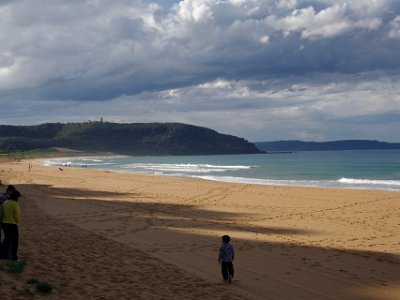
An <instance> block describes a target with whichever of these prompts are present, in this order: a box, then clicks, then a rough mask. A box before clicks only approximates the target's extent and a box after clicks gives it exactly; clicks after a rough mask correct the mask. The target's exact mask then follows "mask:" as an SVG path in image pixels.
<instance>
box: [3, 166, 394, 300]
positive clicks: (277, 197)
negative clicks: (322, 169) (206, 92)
mask: <svg viewBox="0 0 400 300" xmlns="http://www.w3.org/2000/svg"><path fill="white" fill-rule="evenodd" d="M28 163H33V168H32V169H31V170H30V171H29V172H28ZM0 180H1V181H2V183H3V185H4V186H2V187H1V188H2V190H1V192H3V190H5V185H8V184H13V185H15V186H16V187H17V189H18V190H20V191H21V193H22V195H23V197H22V198H21V200H20V206H21V217H22V221H21V224H20V250H19V255H20V258H21V259H22V260H25V261H26V262H27V267H26V269H25V271H24V272H23V273H21V274H11V273H9V272H7V271H6V270H5V267H4V262H3V263H2V264H1V265H0V299H2V300H3V299H4V300H6V299H7V300H8V299H32V296H29V295H25V294H24V290H25V289H26V288H27V284H26V281H27V280H28V279H30V278H38V279H40V280H43V281H47V282H49V283H50V284H51V285H52V286H53V291H52V293H51V294H49V295H42V294H40V293H38V292H35V295H34V298H35V299H41V298H43V299H45V298H46V299H76V300H80V299H226V298H229V299H284V300H285V299H368V300H375V299H385V300H386V299H392V300H395V299H400V193H395V192H383V191H368V190H344V189H342V190H339V189H318V188H296V187H276V186H261V185H248V184H231V183H222V182H212V181H205V180H195V179H184V178H172V177H161V176H150V175H149V176H148V175H136V174H126V173H113V172H109V171H96V170H90V169H74V168H68V167H65V168H63V169H62V171H61V170H59V169H58V168H57V167H44V166H40V164H39V163H38V162H37V161H33V162H32V161H30V162H29V161H19V162H18V161H16V162H14V161H9V162H5V161H4V162H1V163H0ZM223 234H229V235H230V236H231V238H232V244H233V246H234V247H235V251H236V259H235V261H234V265H235V272H236V273H235V278H234V280H233V282H232V283H231V284H227V283H224V282H223V281H222V277H221V275H220V270H219V265H218V263H217V257H218V249H219V246H220V243H221V242H220V237H221V235H223Z"/></svg>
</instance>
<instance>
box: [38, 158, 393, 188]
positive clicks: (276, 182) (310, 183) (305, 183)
mask: <svg viewBox="0 0 400 300" xmlns="http://www.w3.org/2000/svg"><path fill="white" fill-rule="evenodd" d="M110 156H112V157H117V158H118V157H129V156H125V155H110ZM110 156H107V157H110ZM88 157H89V158H92V159H96V158H97V159H100V158H103V157H105V156H101V155H100V156H98V155H96V156H82V157H69V156H67V157H56V158H53V160H55V161H57V160H68V159H71V160H73V159H77V158H78V159H85V158H88ZM44 160H46V158H43V159H40V158H38V159H35V161H36V162H37V163H40V162H43V161H44ZM42 165H44V164H42ZM44 166H49V167H58V166H57V165H44ZM60 167H68V168H77V169H80V168H84V167H83V166H82V167H78V166H71V165H60ZM89 169H92V170H99V171H110V172H116V173H124V174H136V175H150V176H165V177H172V178H188V179H200V180H206V181H215V182H226V183H232V184H245V185H247V184H250V185H262V186H282V187H290V186H293V187H304V188H322V189H345V190H367V191H387V192H397V193H399V192H400V189H397V188H390V187H387V186H389V185H393V184H394V183H391V184H390V182H397V181H398V180H381V179H356V178H344V177H342V178H340V179H330V180H328V179H324V180H322V179H321V180H306V179H297V180H292V179H261V178H252V177H238V176H212V175H189V174H163V173H162V172H157V171H153V172H150V171H142V172H140V171H130V170H122V169H121V170H113V169H106V168H104V169H100V168H91V167H89ZM344 182H345V183H346V184H347V185H346V184H345V183H344ZM371 183H373V184H374V185H373V186H370V185H368V184H371Z"/></svg>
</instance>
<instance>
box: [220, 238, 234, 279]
mask: <svg viewBox="0 0 400 300" xmlns="http://www.w3.org/2000/svg"><path fill="white" fill-rule="evenodd" d="M230 241H231V238H230V237H229V235H223V236H222V245H221V247H220V248H219V255H218V263H219V264H220V265H221V273H222V277H223V278H224V280H225V281H228V282H229V283H230V282H231V281H232V279H233V274H234V269H233V260H234V259H235V251H234V250H233V246H232V245H231V243H230Z"/></svg>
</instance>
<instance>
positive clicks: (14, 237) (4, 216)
mask: <svg viewBox="0 0 400 300" xmlns="http://www.w3.org/2000/svg"><path fill="white" fill-rule="evenodd" d="M19 197H21V194H20V193H19V192H18V191H17V190H15V191H13V192H11V194H10V195H9V199H7V200H6V201H4V203H3V205H2V206H1V208H0V222H1V224H2V229H3V232H4V240H3V244H2V258H3V259H11V260H18V255H17V253H18V224H19V216H20V212H19V204H18V202H17V201H18V199H19Z"/></svg>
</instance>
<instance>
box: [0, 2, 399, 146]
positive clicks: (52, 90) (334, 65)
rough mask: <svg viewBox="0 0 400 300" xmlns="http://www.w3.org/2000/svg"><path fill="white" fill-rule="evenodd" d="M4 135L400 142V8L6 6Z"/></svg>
mask: <svg viewBox="0 0 400 300" xmlns="http://www.w3.org/2000/svg"><path fill="white" fill-rule="evenodd" d="M0 41H1V42H0V105H1V110H0V123H1V124H14V125H26V124H40V123H45V122H80V121H87V120H99V119H100V117H103V119H104V120H105V121H109V122H129V123H130V122H182V123H188V124H194V125H200V126H206V127H209V128H212V129H215V130H217V131H219V132H222V133H228V134H233V135H237V136H241V137H244V138H246V139H248V140H250V141H270V140H286V139H300V140H318V141H328V140H338V139H378V140H382V141H392V142H400V1H398V0H357V1H355V0H310V1H308V0H182V1H171V0H166V1H162V0H158V1H156V0H154V1H151V0H114V1H109V0H86V1H85V0H51V1H50V0H9V1H8V0H0Z"/></svg>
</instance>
